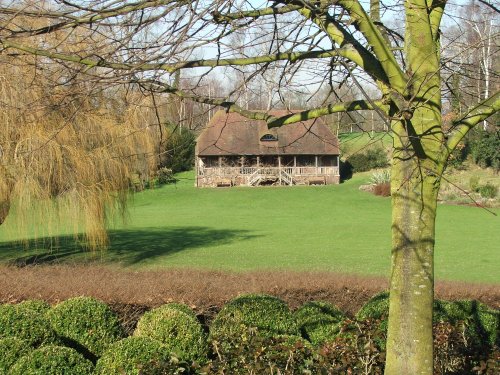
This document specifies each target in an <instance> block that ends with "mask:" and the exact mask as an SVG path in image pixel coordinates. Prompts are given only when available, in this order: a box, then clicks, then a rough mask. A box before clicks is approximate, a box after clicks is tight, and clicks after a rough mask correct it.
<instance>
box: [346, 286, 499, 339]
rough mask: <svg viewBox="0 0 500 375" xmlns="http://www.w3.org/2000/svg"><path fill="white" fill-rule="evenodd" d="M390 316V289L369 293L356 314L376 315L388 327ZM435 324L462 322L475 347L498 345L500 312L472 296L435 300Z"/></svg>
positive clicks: (382, 326)
mask: <svg viewBox="0 0 500 375" xmlns="http://www.w3.org/2000/svg"><path fill="white" fill-rule="evenodd" d="M388 316H389V293H388V292H382V293H380V294H377V295H375V296H374V297H372V298H371V299H370V300H369V301H368V302H367V303H366V304H365V305H364V306H363V307H362V308H361V309H360V310H359V312H358V313H357V314H356V318H357V319H359V320H363V319H379V320H380V321H381V323H380V328H381V329H383V330H385V331H387V325H388ZM433 322H434V324H436V323H440V322H441V323H442V322H446V323H450V324H452V325H454V324H457V323H458V322H463V323H464V326H465V332H464V333H465V337H466V339H467V340H468V341H469V342H470V344H472V345H474V346H476V347H484V346H485V345H486V346H490V347H493V346H494V345H496V346H500V335H499V330H500V312H499V311H497V310H493V309H490V308H489V307H488V306H486V305H485V304H483V303H481V302H479V301H475V300H463V301H441V300H435V301H434V317H433Z"/></svg>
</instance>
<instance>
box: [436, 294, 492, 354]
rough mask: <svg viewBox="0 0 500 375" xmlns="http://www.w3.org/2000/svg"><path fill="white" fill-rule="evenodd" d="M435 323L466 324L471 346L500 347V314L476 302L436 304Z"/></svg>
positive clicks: (437, 301)
mask: <svg viewBox="0 0 500 375" xmlns="http://www.w3.org/2000/svg"><path fill="white" fill-rule="evenodd" d="M434 322H435V323H436V322H448V323H451V324H457V323H459V322H463V323H464V336H465V339H466V340H467V342H468V343H469V346H474V347H476V348H477V349H481V348H483V349H485V348H486V347H490V348H491V347H493V346H495V345H496V346H497V347H500V334H499V330H500V312H499V311H498V310H493V309H490V308H489V307H488V306H486V305H485V304H484V303H481V302H479V301H475V300H463V301H441V300H436V301H435V302H434Z"/></svg>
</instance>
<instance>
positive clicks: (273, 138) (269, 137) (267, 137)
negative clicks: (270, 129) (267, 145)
mask: <svg viewBox="0 0 500 375" xmlns="http://www.w3.org/2000/svg"><path fill="white" fill-rule="evenodd" d="M260 140H261V141H277V140H278V138H276V136H274V135H272V134H269V133H268V134H264V135H263V136H262V137H260Z"/></svg>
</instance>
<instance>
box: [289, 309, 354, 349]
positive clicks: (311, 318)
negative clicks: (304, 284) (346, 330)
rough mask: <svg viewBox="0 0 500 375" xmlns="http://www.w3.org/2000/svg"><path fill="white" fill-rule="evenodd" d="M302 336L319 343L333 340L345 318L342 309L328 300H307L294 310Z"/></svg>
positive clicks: (316, 343)
mask: <svg viewBox="0 0 500 375" xmlns="http://www.w3.org/2000/svg"><path fill="white" fill-rule="evenodd" d="M294 317H295V320H296V321H297V324H298V326H299V329H300V332H301V333H302V336H303V337H305V338H306V339H308V340H309V341H310V342H311V343H312V344H314V345H319V344H322V343H323V342H325V341H328V340H333V338H334V337H335V335H336V334H337V333H338V331H339V328H340V327H339V324H340V322H341V321H342V320H343V319H344V318H345V316H344V314H343V313H342V311H340V310H339V309H338V308H336V307H335V306H334V305H332V304H331V303H328V302H321V301H312V302H307V303H305V304H304V305H302V306H301V307H300V308H298V309H297V310H296V311H295V312H294Z"/></svg>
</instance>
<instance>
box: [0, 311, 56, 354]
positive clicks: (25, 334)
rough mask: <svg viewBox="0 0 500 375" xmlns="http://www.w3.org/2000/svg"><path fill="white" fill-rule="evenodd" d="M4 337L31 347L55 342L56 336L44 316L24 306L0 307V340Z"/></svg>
mask: <svg viewBox="0 0 500 375" xmlns="http://www.w3.org/2000/svg"><path fill="white" fill-rule="evenodd" d="M6 337H16V338H18V339H21V340H24V341H26V342H27V344H28V345H29V346H33V347H37V346H40V345H46V344H53V343H55V342H57V335H56V333H55V332H54V330H53V329H52V327H51V325H50V323H49V321H48V320H47V319H46V318H45V316H44V315H42V314H40V313H38V312H37V311H35V310H32V309H30V308H26V307H25V306H24V305H23V306H19V305H10V304H5V305H1V306H0V339H1V338H6Z"/></svg>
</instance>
